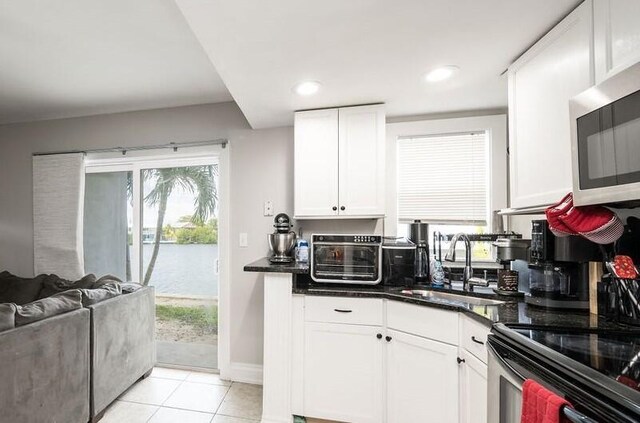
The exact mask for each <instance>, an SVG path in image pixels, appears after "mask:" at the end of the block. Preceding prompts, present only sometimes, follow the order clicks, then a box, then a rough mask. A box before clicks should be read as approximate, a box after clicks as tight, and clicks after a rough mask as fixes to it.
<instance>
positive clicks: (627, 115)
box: [569, 63, 640, 206]
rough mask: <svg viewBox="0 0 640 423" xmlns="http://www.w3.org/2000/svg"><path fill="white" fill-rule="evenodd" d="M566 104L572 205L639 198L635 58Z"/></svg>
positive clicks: (639, 72) (639, 77)
mask: <svg viewBox="0 0 640 423" xmlns="http://www.w3.org/2000/svg"><path fill="white" fill-rule="evenodd" d="M569 108H570V115H571V150H572V154H571V159H572V174H573V201H574V204H575V205H577V206H583V205H589V204H604V203H608V204H612V203H622V204H625V203H626V204H633V205H637V204H638V203H640V63H637V64H635V65H633V66H631V67H630V68H627V69H625V70H624V71H622V72H620V73H618V74H616V75H614V76H612V77H611V78H609V79H607V80H605V81H604V82H602V83H600V84H598V85H596V86H594V87H592V88H590V89H588V90H587V91H585V92H583V93H581V94H579V95H578V96H576V97H574V98H572V99H571V100H570V101H569Z"/></svg>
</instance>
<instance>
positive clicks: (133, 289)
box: [120, 282, 142, 294]
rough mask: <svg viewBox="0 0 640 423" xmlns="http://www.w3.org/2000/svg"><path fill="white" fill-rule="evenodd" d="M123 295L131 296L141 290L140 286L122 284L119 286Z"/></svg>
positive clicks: (128, 283) (129, 283)
mask: <svg viewBox="0 0 640 423" xmlns="http://www.w3.org/2000/svg"><path fill="white" fill-rule="evenodd" d="M120 288H122V293H123V294H131V293H132V292H136V291H137V290H139V289H141V288H142V285H141V284H139V283H135V282H123V283H121V284H120Z"/></svg>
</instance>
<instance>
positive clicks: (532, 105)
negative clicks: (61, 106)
mask: <svg viewBox="0 0 640 423" xmlns="http://www.w3.org/2000/svg"><path fill="white" fill-rule="evenodd" d="M591 7H592V3H591V1H590V0H587V1H585V2H584V3H582V4H581V5H580V6H579V7H578V8H577V9H575V10H574V11H573V12H572V13H571V14H570V15H569V16H567V17H566V18H565V19H564V20H563V21H562V22H560V23H559V24H558V25H557V26H556V27H554V28H553V29H552V30H551V31H550V32H549V33H548V34H547V35H545V36H544V37H543V38H542V39H541V40H540V41H539V42H538V43H536V44H535V45H534V46H533V47H532V48H531V49H529V50H528V51H527V52H526V53H525V54H524V55H523V56H522V57H521V58H519V59H518V60H517V61H516V62H515V63H514V64H513V65H512V66H511V67H510V68H509V147H510V148H509V152H510V176H511V207H533V206H541V205H548V204H550V203H553V202H555V201H558V200H560V199H561V198H562V197H563V196H564V195H565V194H566V193H567V192H570V191H571V190H572V178H571V136H570V126H569V124H570V122H569V99H570V98H571V97H573V96H575V95H577V94H579V93H580V92H582V91H584V90H586V89H587V88H589V87H590V86H591V85H593V52H592V39H593V37H592V32H593V31H592V28H593V25H592V19H591V17H592V10H591Z"/></svg>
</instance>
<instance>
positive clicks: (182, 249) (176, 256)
mask: <svg viewBox="0 0 640 423" xmlns="http://www.w3.org/2000/svg"><path fill="white" fill-rule="evenodd" d="M142 249H143V256H144V271H146V270H147V263H149V260H150V258H151V253H152V252H153V244H143V248H142ZM217 259H218V245H216V244H208V245H207V244H186V245H185V244H183V245H180V244H160V251H159V252H158V259H157V260H156V266H155V268H154V270H153V274H152V276H151V282H150V285H152V286H154V287H155V288H156V294H176V295H184V296H189V295H198V296H201V295H205V296H213V297H217V296H218V274H217V273H216V272H215V267H216V260H217Z"/></svg>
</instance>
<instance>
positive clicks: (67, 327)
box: [0, 272, 155, 423]
mask: <svg viewBox="0 0 640 423" xmlns="http://www.w3.org/2000/svg"><path fill="white" fill-rule="evenodd" d="M5 273H6V272H3V273H0V303H7V304H0V376H2V378H3V383H2V384H0V410H1V411H0V423H5V422H6V423H22V422H25V423H30V422H33V423H48V422H51V423H86V422H89V421H90V422H96V421H98V420H99V419H100V418H101V417H102V415H103V414H104V411H105V410H106V408H107V407H108V406H109V404H111V403H112V402H113V401H114V400H115V399H116V398H117V397H118V396H119V395H120V394H122V393H123V392H124V391H125V390H126V389H127V388H129V387H130V386H131V385H132V384H133V383H135V382H136V381H137V380H139V379H140V378H142V377H145V376H147V375H148V374H149V373H150V372H151V370H152V369H153V366H154V364H155V345H154V344H155V339H154V336H155V335H154V334H155V295H154V290H153V288H151V287H140V286H137V287H135V289H131V285H132V284H123V286H124V285H129V287H128V289H127V290H126V292H127V293H121V289H120V285H119V284H116V283H111V282H112V281H108V282H109V283H108V284H107V285H108V286H105V284H104V283H103V284H102V286H100V280H98V285H97V286H92V285H94V284H95V278H93V279H92V280H91V281H88V280H84V278H83V280H80V281H76V282H75V283H72V282H70V281H64V280H61V281H62V282H56V283H54V284H52V283H51V282H52V280H54V279H52V278H51V275H48V276H47V275H44V276H45V277H42V276H38V277H36V278H31V279H28V278H26V279H24V280H25V281H26V282H25V284H24V285H21V283H20V281H19V279H20V278H17V277H15V276H13V275H10V277H11V278H13V279H9V278H5V277H6V274H5ZM16 278H17V279H16ZM38 278H40V279H39V280H40V282H43V289H42V290H41V291H40V293H44V298H40V299H39V300H35V301H34V302H29V303H24V301H27V300H30V299H32V297H33V295H34V292H36V291H37V290H36V289H35V284H37V283H36V282H34V280H36V279H38ZM81 286H82V288H80V289H76V287H81ZM7 287H10V289H8V288H7ZM16 287H17V288H18V290H19V289H20V288H21V287H24V292H22V293H20V292H16ZM47 287H48V289H45V288H47ZM52 287H53V288H52ZM114 287H115V288H114ZM67 288H70V289H67ZM92 288H94V289H92ZM116 288H117V289H116ZM65 289H67V290H65ZM130 291H133V292H130ZM40 293H39V294H38V297H40V296H41V295H40ZM7 300H12V301H16V302H22V304H18V303H8V301H7ZM83 305H84V307H83ZM12 310H13V311H14V313H15V322H13V321H11V317H12V314H11V311H12ZM14 326H15V327H14ZM3 329H4V330H3Z"/></svg>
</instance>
